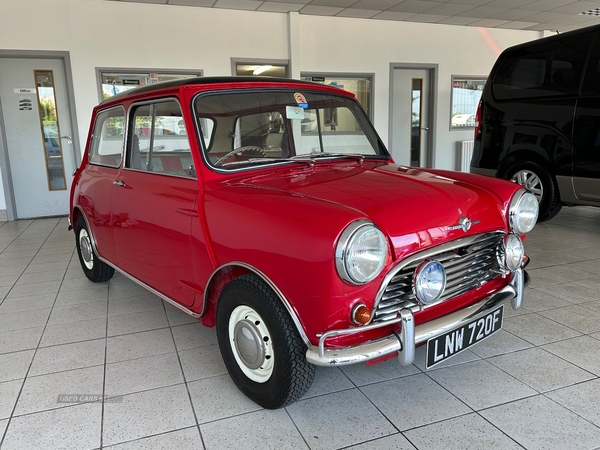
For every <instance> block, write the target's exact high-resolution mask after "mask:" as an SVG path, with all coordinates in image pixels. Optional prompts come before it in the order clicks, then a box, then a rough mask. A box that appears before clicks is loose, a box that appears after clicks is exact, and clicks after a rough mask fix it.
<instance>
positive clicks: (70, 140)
mask: <svg viewBox="0 0 600 450" xmlns="http://www.w3.org/2000/svg"><path fill="white" fill-rule="evenodd" d="M60 138H61V139H67V143H69V144H72V143H73V138H72V137H71V136H69V135H66V136H61V137H60Z"/></svg>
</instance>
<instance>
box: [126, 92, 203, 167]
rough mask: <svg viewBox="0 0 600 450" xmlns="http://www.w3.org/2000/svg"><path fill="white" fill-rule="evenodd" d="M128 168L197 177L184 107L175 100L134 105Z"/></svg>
mask: <svg viewBox="0 0 600 450" xmlns="http://www.w3.org/2000/svg"><path fill="white" fill-rule="evenodd" d="M130 130H131V132H130V139H129V146H128V153H127V162H126V164H125V167H126V168H129V169H135V170H143V171H147V172H154V173H162V174H167V175H177V176H182V177H193V178H195V177H196V172H195V170H194V163H193V160H192V152H191V150H190V143H189V140H188V135H187V130H186V128H185V123H184V121H183V114H182V113H181V107H180V106H179V103H178V102H176V101H175V100H170V101H160V102H156V103H152V104H144V105H141V106H138V107H135V108H134V110H133V116H132V118H131V125H130Z"/></svg>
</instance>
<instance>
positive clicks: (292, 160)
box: [217, 158, 315, 167]
mask: <svg viewBox="0 0 600 450" xmlns="http://www.w3.org/2000/svg"><path fill="white" fill-rule="evenodd" d="M263 162H265V163H266V162H275V163H295V164H306V165H308V166H314V165H315V163H314V161H313V160H312V159H308V158H297V159H295V158H250V159H247V160H245V161H231V162H228V163H225V164H220V166H217V167H225V166H241V165H244V164H254V163H263Z"/></svg>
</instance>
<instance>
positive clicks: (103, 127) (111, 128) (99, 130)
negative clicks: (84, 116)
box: [89, 107, 125, 167]
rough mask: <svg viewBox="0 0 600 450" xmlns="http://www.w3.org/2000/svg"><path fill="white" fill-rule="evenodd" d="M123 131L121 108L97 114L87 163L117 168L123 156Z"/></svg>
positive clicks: (123, 123)
mask: <svg viewBox="0 0 600 450" xmlns="http://www.w3.org/2000/svg"><path fill="white" fill-rule="evenodd" d="M124 130H125V110H124V109H123V108H121V107H119V108H113V109H110V110H108V111H103V112H101V113H100V114H98V116H97V117H96V123H95V124H94V133H93V134H92V142H91V144H90V151H89V161H90V162H91V163H92V164H98V165H102V166H109V167H119V166H120V165H121V159H122V154H123V134H124Z"/></svg>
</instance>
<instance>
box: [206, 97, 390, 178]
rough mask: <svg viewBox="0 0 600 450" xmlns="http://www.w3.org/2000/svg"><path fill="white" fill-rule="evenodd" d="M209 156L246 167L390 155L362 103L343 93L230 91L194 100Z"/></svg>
mask: <svg viewBox="0 0 600 450" xmlns="http://www.w3.org/2000/svg"><path fill="white" fill-rule="evenodd" d="M194 114H195V116H196V117H197V118H198V125H199V126H198V128H199V130H200V134H201V136H200V141H201V142H202V143H203V152H204V159H205V161H206V162H207V163H208V164H209V165H210V166H212V167H215V168H219V169H224V170H240V169H247V168H252V167H263V166H264V165H265V164H283V163H294V162H298V161H299V160H301V159H316V158H319V157H321V158H328V159H335V158H338V159H344V158H347V157H361V158H386V159H387V158H388V157H389V155H388V153H387V150H386V149H385V147H384V146H383V144H382V143H381V141H380V139H379V138H378V136H377V134H376V132H375V130H374V129H373V126H372V125H371V123H370V122H369V120H368V118H367V117H366V115H365V112H364V111H363V110H362V108H361V107H360V106H359V104H358V103H357V102H356V101H354V100H353V99H351V98H349V97H346V96H343V95H332V94H328V93H322V92H310V91H304V92H298V91H292V90H286V91H274V90H254V91H242V92H239V91H235V92H232V91H228V92H223V93H216V94H215V93H211V94H203V95H199V96H198V97H197V98H196V99H195V101H194Z"/></svg>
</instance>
